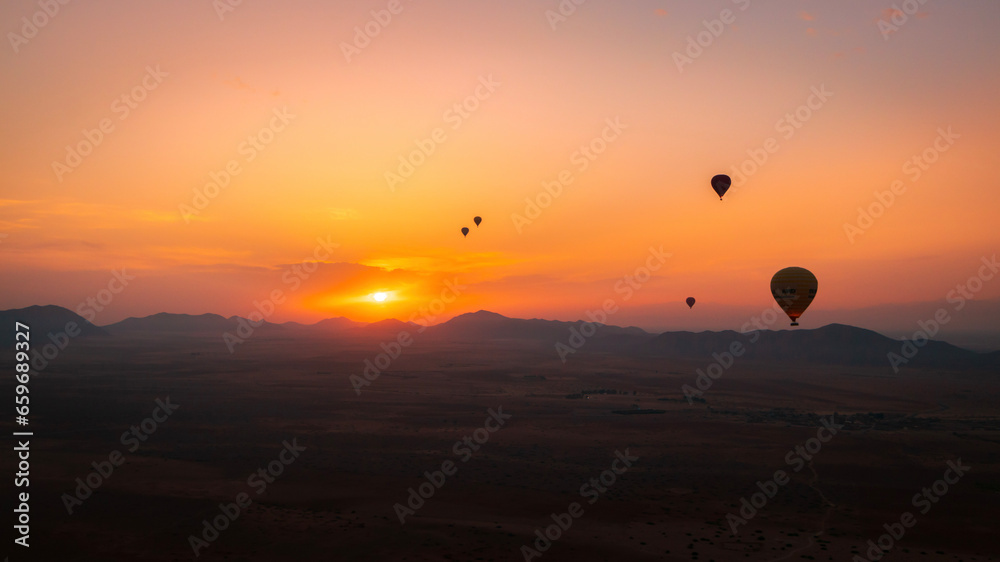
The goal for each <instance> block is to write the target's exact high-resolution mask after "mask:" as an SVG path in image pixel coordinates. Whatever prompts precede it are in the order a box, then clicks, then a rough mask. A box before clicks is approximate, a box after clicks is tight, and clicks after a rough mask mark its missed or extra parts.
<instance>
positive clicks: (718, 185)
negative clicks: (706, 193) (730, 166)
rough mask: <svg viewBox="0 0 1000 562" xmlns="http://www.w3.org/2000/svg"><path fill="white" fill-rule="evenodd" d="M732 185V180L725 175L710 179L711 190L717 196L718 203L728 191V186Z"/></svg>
mask: <svg viewBox="0 0 1000 562" xmlns="http://www.w3.org/2000/svg"><path fill="white" fill-rule="evenodd" d="M731 185H733V180H732V178H730V177H729V176H727V175H725V174H719V175H718V176H715V177H713V178H712V189H714V190H715V192H716V193H718V194H719V201H722V196H723V195H725V194H726V192H727V191H729V186H731Z"/></svg>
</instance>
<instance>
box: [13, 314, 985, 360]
mask: <svg viewBox="0 0 1000 562" xmlns="http://www.w3.org/2000/svg"><path fill="white" fill-rule="evenodd" d="M15 321H20V322H22V323H25V324H27V325H29V326H31V330H32V337H33V339H34V341H41V340H39V339H38V338H39V337H40V336H44V335H45V334H48V333H50V332H51V333H56V332H62V331H65V330H66V326H67V324H70V323H75V324H76V325H77V326H79V327H80V331H81V336H82V337H93V336H98V337H108V336H111V337H115V338H129V337H142V338H158V337H162V338H175V337H206V338H219V337H220V336H221V335H222V334H223V333H224V332H234V331H235V330H236V329H237V328H238V327H239V326H240V324H241V323H246V322H248V320H246V319H243V318H240V317H238V316H231V317H229V318H226V317H223V316H220V315H218V314H200V315H190V314H171V313H159V314H153V315H151V316H146V317H143V318H128V319H125V320H122V321H121V322H117V323H114V324H110V325H108V326H105V327H103V328H102V327H98V326H95V325H93V324H91V323H90V322H87V321H86V320H85V319H83V318H82V317H80V316H79V315H77V314H76V313H74V312H72V311H70V310H67V309H65V308H62V307H59V306H51V305H50V306H31V307H28V308H22V309H14V310H5V311H0V322H2V323H3V328H2V329H3V330H4V333H5V334H6V337H7V340H6V341H13V337H14V336H13V332H14V322H15ZM403 331H407V332H409V333H410V335H411V337H413V338H414V339H419V340H420V341H428V342H438V343H447V342H455V343H465V344H477V343H478V344H488V343H490V342H497V341H512V342H521V343H523V344H530V345H537V346H552V347H553V348H554V346H555V345H556V344H559V343H562V344H566V345H571V346H572V345H573V340H572V339H571V338H573V339H575V341H577V342H583V344H582V345H581V346H579V351H580V352H583V353H613V354H618V355H621V356H636V357H638V356H642V357H662V358H664V359H689V360H706V361H711V360H713V354H721V353H723V352H726V351H730V350H731V348H732V346H733V345H734V344H735V343H739V344H740V346H741V348H742V350H743V355H742V356H741V357H740V359H741V360H758V361H780V362H784V363H801V364H828V365H859V366H860V365H874V366H879V365H884V366H888V365H889V354H890V353H895V354H898V355H900V356H903V357H905V355H906V354H905V353H904V342H903V341H900V340H895V339H892V338H889V337H886V336H883V335H882V334H879V333H877V332H874V331H871V330H866V329H864V328H857V327H854V326H847V325H844V324H830V325H827V326H823V327H821V328H817V329H812V330H802V329H799V330H776V331H772V330H761V331H758V332H748V333H745V334H742V333H739V332H736V331H732V330H726V331H721V332H709V331H705V332H664V333H661V334H651V333H649V332H646V331H645V330H642V329H639V328H635V327H629V328H622V327H618V326H612V325H604V324H594V323H589V322H584V321H575V322H565V321H558V320H541V319H521V318H509V317H507V316H503V315H501V314H497V313H495V312H489V311H486V310H480V311H478V312H472V313H467V314H461V315H459V316H456V317H454V318H452V319H451V320H448V321H447V322H443V323H441V324H437V325H433V326H429V327H427V328H426V329H422V327H421V326H420V325H418V324H414V323H412V322H402V321H399V320H395V319H388V320H382V321H379V322H373V323H362V322H355V321H353V320H349V319H347V318H342V317H340V318H329V319H326V320H322V321H319V322H316V323H314V324H301V323H297V322H286V323H283V324H275V323H270V322H264V323H263V324H261V325H259V326H257V327H255V328H254V334H255V337H281V338H293V339H294V338H309V339H320V340H322V339H334V340H352V341H357V340H372V341H390V340H394V339H396V338H397V337H398V336H399V334H400V333H401V332H403ZM574 334H575V335H574ZM574 347H577V346H574ZM911 349H916V350H917V353H916V354H915V355H912V354H911V357H906V358H907V359H908V361H907V366H925V367H988V368H993V367H998V366H1000V351H995V352H991V353H977V352H974V351H970V350H967V349H962V348H960V347H956V346H954V345H951V344H949V343H947V342H943V341H933V340H932V341H928V342H926V343H925V344H923V345H921V346H920V347H919V348H917V347H914V348H911ZM553 353H555V351H554V350H553Z"/></svg>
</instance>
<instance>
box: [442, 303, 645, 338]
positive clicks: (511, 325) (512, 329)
mask: <svg viewBox="0 0 1000 562" xmlns="http://www.w3.org/2000/svg"><path fill="white" fill-rule="evenodd" d="M584 324H585V322H583V321H577V322H561V321H558V320H538V319H532V320H523V319H520V318H508V317H506V316H503V315H500V314H497V313H495V312H489V311H486V310H480V311H479V312H471V313H468V314H462V315H460V316H456V317H455V318H452V319H451V320H449V321H447V322H444V323H442V324H438V325H436V326H431V327H430V328H428V329H427V330H426V332H425V334H424V336H422V337H426V338H430V339H443V340H448V341H457V342H475V341H484V340H500V339H513V340H536V341H540V342H547V343H551V344H552V345H555V344H556V343H557V342H563V343H566V342H567V341H568V340H569V338H570V334H571V332H570V330H571V328H575V329H576V330H580V328H581V327H582V326H583V325H584ZM610 336H625V337H626V338H625V340H626V341H628V342H635V341H642V340H645V339H648V338H650V337H652V334H650V333H649V332H646V331H645V330H641V329H639V328H619V327H618V326H608V325H603V324H598V327H597V331H596V333H595V334H594V335H593V336H591V337H590V338H587V340H588V341H590V340H598V339H603V338H607V337H610Z"/></svg>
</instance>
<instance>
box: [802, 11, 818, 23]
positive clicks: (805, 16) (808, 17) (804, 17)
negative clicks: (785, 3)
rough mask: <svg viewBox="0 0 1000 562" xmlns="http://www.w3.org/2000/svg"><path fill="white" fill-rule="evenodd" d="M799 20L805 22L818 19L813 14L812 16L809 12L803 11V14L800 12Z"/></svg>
mask: <svg viewBox="0 0 1000 562" xmlns="http://www.w3.org/2000/svg"><path fill="white" fill-rule="evenodd" d="M799 19H802V20H805V21H815V19H816V18H815V17H814V16H813V15H812V14H810V13H809V12H807V11H805V10H802V11H801V12H799Z"/></svg>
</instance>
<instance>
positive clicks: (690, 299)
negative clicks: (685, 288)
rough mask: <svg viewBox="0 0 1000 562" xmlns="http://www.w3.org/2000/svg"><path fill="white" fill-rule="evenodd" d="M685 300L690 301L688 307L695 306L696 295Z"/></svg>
mask: <svg viewBox="0 0 1000 562" xmlns="http://www.w3.org/2000/svg"><path fill="white" fill-rule="evenodd" d="M685 302H687V303H688V308H694V297H688V298H687V301H685Z"/></svg>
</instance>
